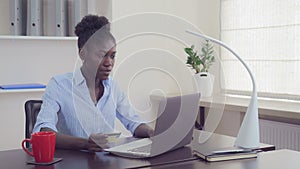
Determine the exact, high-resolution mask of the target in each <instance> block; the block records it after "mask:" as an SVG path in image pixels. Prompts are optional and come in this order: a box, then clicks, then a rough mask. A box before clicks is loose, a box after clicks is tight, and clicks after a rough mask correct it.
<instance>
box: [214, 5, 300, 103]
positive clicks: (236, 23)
mask: <svg viewBox="0 0 300 169" xmlns="http://www.w3.org/2000/svg"><path fill="white" fill-rule="evenodd" d="M220 18H221V40H222V41H223V42H225V43H226V44H228V45H229V46H230V47H232V48H233V49H234V50H235V51H236V52H237V53H238V54H239V55H240V56H241V58H242V59H243V60H244V61H245V62H246V63H247V64H248V65H249V67H250V69H251V70H252V71H253V73H254V75H255V78H256V83H257V89H258V92H259V95H260V96H268V97H276V98H290V99H297V100H299V99H300V87H299V86H300V1H299V0H252V1H249V0H221V12H220ZM221 59H222V61H223V71H224V74H225V85H224V87H225V89H226V90H227V91H229V92H233V93H234V92H238V93H245V92H247V91H248V92H249V91H251V90H252V83H251V79H250V76H249V75H248V73H247V72H246V69H245V68H244V67H243V66H242V64H241V63H239V61H238V60H237V59H236V58H235V57H234V56H233V55H232V54H231V53H230V52H228V51H227V50H226V49H224V48H221ZM241 84H243V85H241Z"/></svg>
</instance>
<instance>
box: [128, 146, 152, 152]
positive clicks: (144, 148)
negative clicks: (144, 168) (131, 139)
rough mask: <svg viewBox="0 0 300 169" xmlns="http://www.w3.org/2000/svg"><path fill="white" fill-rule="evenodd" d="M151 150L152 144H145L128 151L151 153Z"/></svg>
mask: <svg viewBox="0 0 300 169" xmlns="http://www.w3.org/2000/svg"><path fill="white" fill-rule="evenodd" d="M150 150H151V144H147V145H145V146H141V147H137V148H133V149H129V150H128V151H130V152H138V153H149V154H150Z"/></svg>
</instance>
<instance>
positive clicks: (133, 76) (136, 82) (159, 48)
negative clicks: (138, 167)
mask: <svg viewBox="0 0 300 169" xmlns="http://www.w3.org/2000/svg"><path fill="white" fill-rule="evenodd" d="M219 3H220V2H219V0H210V1H207V0H186V1H182V0H163V1H162V0H126V1H119V0H114V1H112V18H113V20H112V31H113V34H114V35H115V36H116V39H117V42H118V45H117V51H118V53H117V61H116V66H115V68H114V74H113V75H114V78H115V79H116V80H117V81H118V82H119V84H120V86H121V88H122V89H123V91H125V92H126V94H127V95H128V97H129V100H130V101H131V102H132V103H133V105H134V106H135V107H136V109H137V111H138V110H139V111H138V112H139V113H140V115H141V116H143V117H147V118H148V120H152V119H153V118H154V117H153V116H155V112H153V111H155V109H153V108H152V109H151V106H153V100H151V99H150V98H149V95H150V94H152V93H155V92H156V93H161V94H162V93H164V94H168V93H179V92H189V91H192V90H194V89H195V88H194V86H193V85H194V81H193V80H194V79H193V76H192V74H193V72H192V71H191V70H190V69H188V68H187V66H186V64H185V63H186V54H185V53H184V50H183V49H184V47H186V46H190V45H191V44H199V42H200V40H199V39H198V38H197V37H194V36H191V35H189V34H187V33H186V32H185V30H186V29H189V30H196V31H201V32H203V33H205V34H207V35H210V36H212V37H215V38H218V37H219ZM149 32H152V33H151V34H150V33H149ZM137 34H138V35H137ZM134 35H135V36H134ZM137 72H138V74H137ZM154 107H156V106H154ZM118 125H119V124H118Z"/></svg>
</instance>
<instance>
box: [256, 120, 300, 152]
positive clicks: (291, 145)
mask: <svg viewBox="0 0 300 169" xmlns="http://www.w3.org/2000/svg"><path fill="white" fill-rule="evenodd" d="M259 128H260V142H262V143H267V144H272V145H275V147H276V149H291V150H296V151H300V125H294V124H288V123H281V122H276V121H270V120H263V119H260V120H259Z"/></svg>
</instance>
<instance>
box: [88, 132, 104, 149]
mask: <svg viewBox="0 0 300 169" xmlns="http://www.w3.org/2000/svg"><path fill="white" fill-rule="evenodd" d="M107 143H108V140H107V136H106V135H105V134H102V133H92V134H91V135H90V136H89V139H88V143H87V150H88V151H91V152H99V151H103V149H105V148H109V146H108V145H107Z"/></svg>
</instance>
